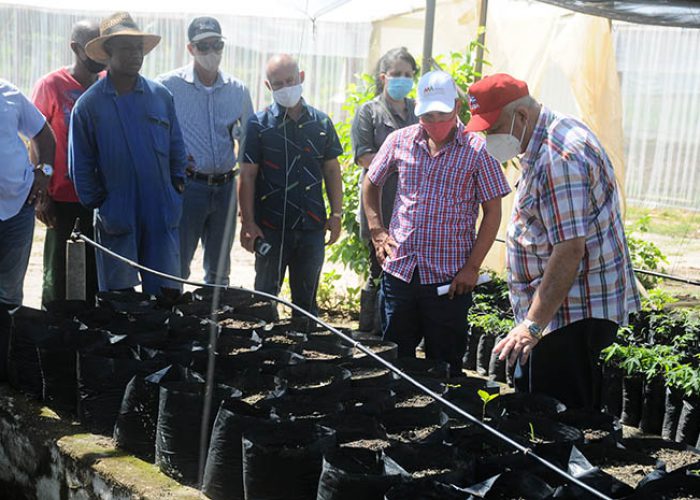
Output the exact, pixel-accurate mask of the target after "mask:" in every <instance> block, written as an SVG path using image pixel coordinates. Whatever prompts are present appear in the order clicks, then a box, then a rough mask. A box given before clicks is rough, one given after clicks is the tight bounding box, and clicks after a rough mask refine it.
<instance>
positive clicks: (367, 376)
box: [340, 358, 399, 388]
mask: <svg viewBox="0 0 700 500" xmlns="http://www.w3.org/2000/svg"><path fill="white" fill-rule="evenodd" d="M340 366H342V367H343V368H345V369H346V370H348V371H349V372H350V385H352V387H377V388H391V387H393V386H394V385H395V384H396V382H397V380H398V379H399V376H398V375H396V374H395V373H394V372H392V371H391V370H389V369H388V368H386V367H384V366H382V365H380V364H379V363H377V362H376V361H375V362H374V363H368V362H365V361H363V360H361V359H357V358H354V359H353V360H351V361H347V362H344V363H342V364H341V365H340Z"/></svg>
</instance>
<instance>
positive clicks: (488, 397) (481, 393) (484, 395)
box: [476, 389, 500, 422]
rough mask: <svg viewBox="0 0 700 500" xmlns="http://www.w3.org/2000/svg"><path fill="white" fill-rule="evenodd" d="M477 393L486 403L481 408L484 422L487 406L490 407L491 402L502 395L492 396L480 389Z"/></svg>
mask: <svg viewBox="0 0 700 500" xmlns="http://www.w3.org/2000/svg"><path fill="white" fill-rule="evenodd" d="M476 393H477V394H478V395H479V398H481V401H482V402H483V403H484V404H483V406H482V407H481V421H482V422H483V421H484V420H485V419H486V405H488V404H489V403H490V402H491V401H493V400H494V399H496V398H497V397H498V396H500V394H498V393H497V394H491V393H489V392H487V391H485V390H483V389H479V390H478V391H476Z"/></svg>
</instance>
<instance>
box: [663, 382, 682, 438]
mask: <svg viewBox="0 0 700 500" xmlns="http://www.w3.org/2000/svg"><path fill="white" fill-rule="evenodd" d="M682 408H683V393H682V392H681V391H678V390H677V389H674V388H672V387H666V398H665V404H664V421H663V424H662V425H661V437H662V438H664V439H668V440H671V441H673V440H674V439H675V438H676V430H677V429H678V419H679V418H680V416H681V409H682Z"/></svg>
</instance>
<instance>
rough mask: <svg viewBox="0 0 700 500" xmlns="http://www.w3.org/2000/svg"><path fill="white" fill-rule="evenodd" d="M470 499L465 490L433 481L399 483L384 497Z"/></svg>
mask: <svg viewBox="0 0 700 500" xmlns="http://www.w3.org/2000/svg"><path fill="white" fill-rule="evenodd" d="M470 498H471V497H470V496H469V493H467V492H465V490H463V489H460V488H458V487H457V486H454V485H451V484H443V483H439V482H437V481H433V480H432V479H419V480H416V481H410V482H404V483H399V484H397V485H396V486H394V487H392V488H391V489H390V490H389V491H387V492H386V495H384V500H467V499H470Z"/></svg>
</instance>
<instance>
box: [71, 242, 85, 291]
mask: <svg viewBox="0 0 700 500" xmlns="http://www.w3.org/2000/svg"><path fill="white" fill-rule="evenodd" d="M66 299H67V300H85V299H86V296H85V242H84V241H80V240H78V241H70V240H68V241H67V242H66Z"/></svg>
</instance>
